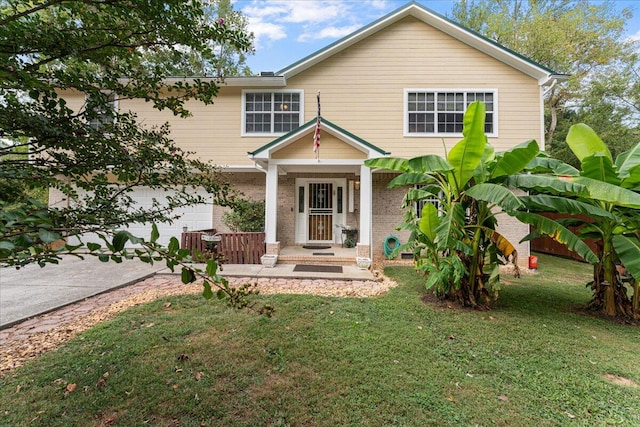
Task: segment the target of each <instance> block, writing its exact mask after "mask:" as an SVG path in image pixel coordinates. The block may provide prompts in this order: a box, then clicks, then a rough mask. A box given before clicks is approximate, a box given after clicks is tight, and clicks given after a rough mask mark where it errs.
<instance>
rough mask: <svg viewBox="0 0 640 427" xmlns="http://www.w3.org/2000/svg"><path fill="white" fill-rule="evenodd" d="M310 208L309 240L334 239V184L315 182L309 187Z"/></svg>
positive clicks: (308, 212) (308, 220)
mask: <svg viewBox="0 0 640 427" xmlns="http://www.w3.org/2000/svg"><path fill="white" fill-rule="evenodd" d="M308 190H309V203H308V205H309V209H308V210H307V215H308V219H307V224H308V227H309V230H308V233H307V236H308V237H307V240H309V241H312V242H329V241H333V215H334V214H335V212H334V205H335V203H334V199H335V194H334V192H333V184H332V183H330V182H314V183H310V184H309V187H308Z"/></svg>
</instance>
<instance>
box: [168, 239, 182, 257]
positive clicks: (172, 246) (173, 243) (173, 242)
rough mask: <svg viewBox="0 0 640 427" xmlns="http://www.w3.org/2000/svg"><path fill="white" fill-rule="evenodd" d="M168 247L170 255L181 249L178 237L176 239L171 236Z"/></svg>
mask: <svg viewBox="0 0 640 427" xmlns="http://www.w3.org/2000/svg"><path fill="white" fill-rule="evenodd" d="M167 249H168V251H169V254H170V255H173V254H175V253H176V252H178V249H180V243H179V242H178V239H176V238H175V237H171V239H169V246H168V247H167Z"/></svg>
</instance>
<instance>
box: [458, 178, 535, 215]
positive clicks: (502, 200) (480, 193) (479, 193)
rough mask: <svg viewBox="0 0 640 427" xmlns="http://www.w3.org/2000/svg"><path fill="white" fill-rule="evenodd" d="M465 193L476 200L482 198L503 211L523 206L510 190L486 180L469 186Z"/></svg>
mask: <svg viewBox="0 0 640 427" xmlns="http://www.w3.org/2000/svg"><path fill="white" fill-rule="evenodd" d="M465 194H466V195H467V196H469V197H471V198H474V199H476V200H483V201H485V202H488V203H493V204H494V205H498V206H500V207H501V208H502V210H504V211H505V212H511V211H515V210H517V209H519V208H521V207H524V204H523V203H522V202H521V201H520V199H519V198H518V197H517V196H516V195H515V194H513V192H511V190H509V189H508V188H506V187H504V186H502V185H498V184H491V183H488V182H485V183H481V184H476V185H474V186H473V187H471V188H469V189H468V190H467V191H466V192H465Z"/></svg>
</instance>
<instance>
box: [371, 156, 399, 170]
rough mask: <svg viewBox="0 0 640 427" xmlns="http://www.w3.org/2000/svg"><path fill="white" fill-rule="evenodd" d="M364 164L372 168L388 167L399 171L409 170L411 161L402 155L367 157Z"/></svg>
mask: <svg viewBox="0 0 640 427" xmlns="http://www.w3.org/2000/svg"><path fill="white" fill-rule="evenodd" d="M364 165H365V166H367V167H370V168H374V169H375V168H377V169H388V170H392V171H398V172H407V171H408V165H409V161H408V160H407V159H403V158H401V157H377V158H375V159H367V160H365V161H364Z"/></svg>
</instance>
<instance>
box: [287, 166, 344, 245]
mask: <svg viewBox="0 0 640 427" xmlns="http://www.w3.org/2000/svg"><path fill="white" fill-rule="evenodd" d="M345 184H346V180H344V179H317V180H316V179H309V178H301V179H297V180H296V189H297V191H296V199H297V200H296V206H297V211H298V212H297V215H296V243H298V244H304V243H340V231H341V230H336V226H337V225H342V224H344V220H345V211H344V207H345V197H346V191H345Z"/></svg>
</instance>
